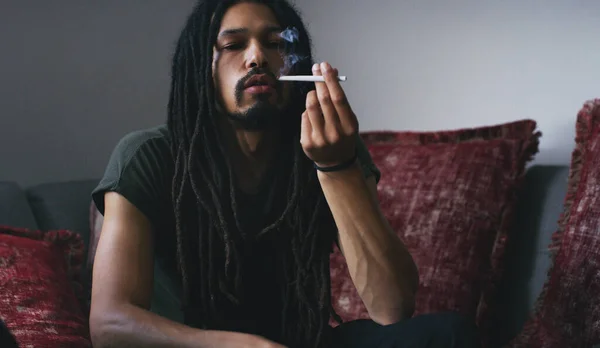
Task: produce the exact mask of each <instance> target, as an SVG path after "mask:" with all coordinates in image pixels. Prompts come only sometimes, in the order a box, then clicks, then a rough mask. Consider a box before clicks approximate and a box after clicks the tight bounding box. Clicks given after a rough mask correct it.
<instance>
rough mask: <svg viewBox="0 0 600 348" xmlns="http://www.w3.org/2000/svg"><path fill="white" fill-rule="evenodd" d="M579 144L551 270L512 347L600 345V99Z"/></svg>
mask: <svg viewBox="0 0 600 348" xmlns="http://www.w3.org/2000/svg"><path fill="white" fill-rule="evenodd" d="M575 141H576V148H575V150H574V151H573V155H572V158H571V169H570V175H569V182H568V189H567V196H566V199H565V208H564V212H563V214H562V216H561V218H560V220H559V226H558V231H557V232H556V233H555V234H554V235H553V238H552V240H553V243H552V245H551V246H550V251H551V255H552V260H553V266H552V267H551V269H550V271H549V276H548V281H547V283H546V284H545V285H544V288H543V290H542V294H541V295H540V297H539V298H538V301H537V303H536V311H535V313H534V314H533V316H532V318H531V319H530V320H529V321H528V322H527V323H526V324H525V327H524V329H523V331H522V333H521V334H520V335H519V337H517V338H516V339H515V340H514V341H513V342H512V344H511V346H513V347H591V346H592V345H594V344H600V99H596V100H593V101H589V102H587V103H586V104H585V105H584V107H583V109H582V110H581V111H580V112H579V114H578V117H577V136H576V139H575Z"/></svg>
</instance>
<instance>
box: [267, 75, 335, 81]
mask: <svg viewBox="0 0 600 348" xmlns="http://www.w3.org/2000/svg"><path fill="white" fill-rule="evenodd" d="M279 81H301V82H325V78H324V77H323V76H314V75H295V76H292V75H290V76H281V77H280V78H279ZM338 81H346V76H338Z"/></svg>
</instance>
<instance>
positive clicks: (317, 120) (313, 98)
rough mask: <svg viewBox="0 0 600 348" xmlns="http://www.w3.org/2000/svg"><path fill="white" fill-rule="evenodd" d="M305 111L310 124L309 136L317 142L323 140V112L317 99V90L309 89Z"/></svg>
mask: <svg viewBox="0 0 600 348" xmlns="http://www.w3.org/2000/svg"><path fill="white" fill-rule="evenodd" d="M306 112H307V114H308V119H309V120H310V125H311V130H312V132H311V136H312V139H313V140H314V141H316V142H318V143H319V144H321V143H322V142H323V140H324V138H323V131H324V129H323V128H324V126H325V121H324V120H323V114H322V113H321V107H320V105H319V100H318V99H317V92H316V91H310V92H308V95H307V96H306Z"/></svg>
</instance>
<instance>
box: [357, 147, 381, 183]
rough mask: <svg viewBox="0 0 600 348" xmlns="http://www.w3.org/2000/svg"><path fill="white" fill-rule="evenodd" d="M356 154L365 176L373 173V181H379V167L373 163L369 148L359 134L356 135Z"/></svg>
mask: <svg viewBox="0 0 600 348" xmlns="http://www.w3.org/2000/svg"><path fill="white" fill-rule="evenodd" d="M356 155H357V156H358V160H359V161H360V165H361V167H362V170H363V174H364V175H365V178H368V177H370V176H371V175H375V181H376V182H377V183H379V179H381V171H379V168H377V166H376V165H375V163H373V158H371V154H370V153H369V149H368V148H367V146H366V145H365V143H364V142H363V140H362V139H361V137H360V135H357V136H356Z"/></svg>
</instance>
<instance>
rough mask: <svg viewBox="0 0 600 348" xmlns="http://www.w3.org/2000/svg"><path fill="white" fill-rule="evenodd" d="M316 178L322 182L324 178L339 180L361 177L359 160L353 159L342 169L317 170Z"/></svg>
mask: <svg viewBox="0 0 600 348" xmlns="http://www.w3.org/2000/svg"><path fill="white" fill-rule="evenodd" d="M317 178H319V181H321V183H323V181H324V180H325V181H326V180H332V179H333V180H340V179H350V180H353V179H361V178H363V172H362V169H361V166H360V162H359V161H358V160H356V161H354V163H352V165H350V166H349V167H348V168H345V169H344V170H339V171H332V172H324V171H320V170H317Z"/></svg>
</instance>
